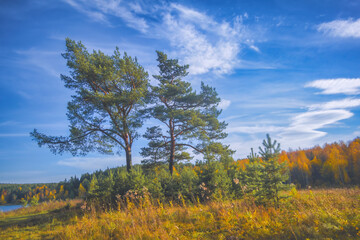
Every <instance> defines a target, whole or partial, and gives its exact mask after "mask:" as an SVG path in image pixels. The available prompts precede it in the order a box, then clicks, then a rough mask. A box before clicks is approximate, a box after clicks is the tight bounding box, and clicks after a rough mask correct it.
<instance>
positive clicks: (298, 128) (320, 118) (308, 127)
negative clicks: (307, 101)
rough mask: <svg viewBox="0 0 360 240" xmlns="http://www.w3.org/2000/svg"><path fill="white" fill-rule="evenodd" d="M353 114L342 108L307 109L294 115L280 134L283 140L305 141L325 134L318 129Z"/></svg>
mask: <svg viewBox="0 0 360 240" xmlns="http://www.w3.org/2000/svg"><path fill="white" fill-rule="evenodd" d="M353 115H354V114H353V113H351V112H349V111H347V110H344V109H330V110H319V111H309V112H305V113H301V114H298V115H296V116H295V117H293V118H292V119H291V121H292V122H291V124H290V126H289V127H288V128H286V129H285V130H284V131H283V132H282V133H281V134H280V136H281V137H282V140H283V141H293V140H295V141H299V140H300V141H307V140H314V139H317V138H320V137H323V136H325V135H326V134H327V133H326V132H323V131H319V129H322V128H325V127H329V126H330V125H331V124H335V123H337V122H338V121H341V120H344V119H348V118H350V117H352V116H353Z"/></svg>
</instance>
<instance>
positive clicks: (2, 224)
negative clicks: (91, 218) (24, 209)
mask: <svg viewBox="0 0 360 240" xmlns="http://www.w3.org/2000/svg"><path fill="white" fill-rule="evenodd" d="M81 215H82V211H81V209H80V207H79V206H76V207H71V208H69V207H67V206H65V207H63V208H59V209H55V210H51V211H46V212H40V213H33V214H26V215H18V216H11V217H5V218H3V219H1V218H0V230H1V229H6V228H9V227H14V226H17V227H27V226H35V225H43V224H50V223H52V222H53V221H54V220H58V221H61V222H67V221H69V220H70V219H71V218H73V217H75V216H81Z"/></svg>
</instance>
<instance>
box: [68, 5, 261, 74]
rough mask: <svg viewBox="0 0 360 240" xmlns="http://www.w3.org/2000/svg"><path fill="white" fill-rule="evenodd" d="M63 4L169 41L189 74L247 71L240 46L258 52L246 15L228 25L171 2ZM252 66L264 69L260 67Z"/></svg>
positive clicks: (236, 18)
mask: <svg viewBox="0 0 360 240" xmlns="http://www.w3.org/2000/svg"><path fill="white" fill-rule="evenodd" d="M65 1H66V2H67V3H68V4H69V5H71V6H73V7H74V8H75V9H77V10H79V11H80V12H82V13H84V14H86V15H88V16H89V17H92V15H94V14H95V13H98V14H99V17H98V18H95V20H96V19H98V20H99V21H101V22H107V21H108V20H107V18H106V17H107V16H108V15H111V16H115V17H118V18H121V19H122V20H123V21H124V22H125V23H126V25H127V26H128V27H131V28H133V29H135V30H137V31H140V32H141V33H143V34H144V35H145V36H146V37H150V38H160V39H165V40H167V41H169V42H170V44H171V45H172V47H173V49H175V51H174V53H175V54H176V57H177V58H180V59H182V60H183V62H184V63H186V64H189V65H190V69H189V72H190V73H191V74H203V73H207V72H209V71H213V72H215V73H217V74H227V73H231V72H232V70H233V69H235V68H247V65H248V64H246V63H245V64H243V62H242V61H240V60H239V58H238V55H239V53H240V51H241V49H242V47H244V46H247V47H249V48H250V49H253V50H254V51H256V52H260V49H259V48H258V47H256V46H255V43H254V40H253V39H251V38H252V37H251V36H250V34H249V32H250V31H249V29H247V28H246V27H245V25H244V24H243V19H247V18H248V15H247V14H246V13H245V14H244V15H243V16H242V15H240V16H237V17H235V18H234V20H233V21H230V22H228V21H224V20H222V21H215V20H214V19H213V18H212V17H211V16H209V15H207V14H205V13H203V12H200V11H197V10H194V9H191V8H188V7H186V6H184V5H181V4H174V3H172V4H164V3H162V5H161V6H160V5H157V4H156V3H153V2H151V3H150V2H148V3H144V2H143V1H131V2H128V1H121V0H108V1H106V0H90V1H84V0H65ZM100 16H102V17H100ZM150 30H151V31H150ZM253 65H254V66H255V67H256V68H264V66H263V64H260V65H256V64H253ZM244 66H245V67H244ZM265 68H268V66H265Z"/></svg>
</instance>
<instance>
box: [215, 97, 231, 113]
mask: <svg viewBox="0 0 360 240" xmlns="http://www.w3.org/2000/svg"><path fill="white" fill-rule="evenodd" d="M230 104H231V101H230V100H227V99H221V101H220V103H219V106H218V107H219V108H220V109H222V110H225V109H227V108H228V107H229V106H230Z"/></svg>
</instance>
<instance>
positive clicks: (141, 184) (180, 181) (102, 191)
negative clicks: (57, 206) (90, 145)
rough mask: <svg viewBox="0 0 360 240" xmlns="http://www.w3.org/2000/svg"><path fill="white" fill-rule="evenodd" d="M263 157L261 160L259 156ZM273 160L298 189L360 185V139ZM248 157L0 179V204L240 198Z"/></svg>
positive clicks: (326, 145)
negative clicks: (53, 179) (43, 180)
mask: <svg viewBox="0 0 360 240" xmlns="http://www.w3.org/2000/svg"><path fill="white" fill-rule="evenodd" d="M260 160H261V159H260ZM277 161H279V162H280V163H286V165H287V166H288V168H287V169H288V173H287V174H288V176H289V178H288V180H287V181H288V183H293V184H295V185H296V186H297V187H298V188H306V187H308V186H311V187H336V186H338V187H340V186H341V187H343V186H350V185H359V184H360V138H355V139H354V140H352V141H350V142H348V143H344V142H335V143H332V144H325V145H324V146H323V147H320V146H315V147H313V148H309V149H304V150H296V151H288V152H286V151H282V152H281V153H280V154H279V156H278V158H277ZM249 164H250V162H249V159H239V160H237V161H234V160H233V159H232V158H223V159H220V161H214V162H210V163H208V162H196V163H194V164H192V163H187V164H184V163H179V164H176V165H175V166H174V168H173V171H174V174H173V177H171V175H169V172H168V169H167V165H166V164H159V165H157V166H155V167H149V166H147V165H135V166H134V169H133V171H131V172H130V173H128V172H127V171H126V167H118V168H112V169H106V170H104V171H102V170H99V171H96V172H94V173H86V174H83V175H82V176H81V177H80V178H78V177H76V176H75V177H71V178H70V179H69V180H65V181H62V182H59V183H50V184H0V193H1V198H0V201H1V204H6V203H11V204H15V203H29V204H30V203H31V202H32V203H33V204H36V203H37V202H41V201H49V200H55V199H73V198H78V197H80V198H88V199H102V200H104V199H107V201H103V202H104V203H107V204H110V203H111V202H114V201H116V198H118V197H120V196H122V197H124V196H126V197H135V198H136V197H140V196H141V195H142V194H144V191H145V192H148V193H150V194H151V196H152V197H154V198H158V199H163V200H164V199H167V200H171V201H182V200H187V201H206V200H208V199H216V198H240V197H243V196H244V194H246V192H247V191H248V189H247V188H248V180H247V178H248V177H249V176H248V174H249V173H248V171H247V170H246V167H247V166H249Z"/></svg>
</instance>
